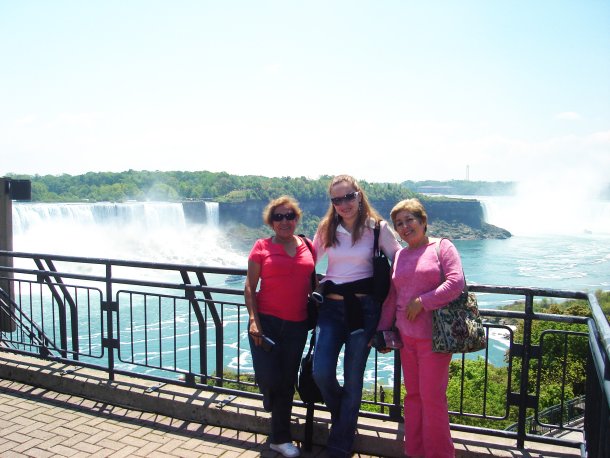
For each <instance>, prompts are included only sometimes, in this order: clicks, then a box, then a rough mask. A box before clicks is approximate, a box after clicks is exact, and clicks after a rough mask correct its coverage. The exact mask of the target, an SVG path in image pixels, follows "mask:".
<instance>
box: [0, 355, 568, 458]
mask: <svg viewBox="0 0 610 458" xmlns="http://www.w3.org/2000/svg"><path fill="white" fill-rule="evenodd" d="M75 369H76V370H75ZM0 377H1V378H3V379H7V380H14V381H17V382H20V383H24V384H26V385H31V386H35V387H40V388H44V389H47V390H50V391H55V392H59V393H64V394H70V395H75V396H79V397H82V398H86V399H90V400H94V401H98V402H102V403H107V404H111V405H116V406H120V407H124V408H129V409H133V410H139V411H144V412H151V413H156V414H159V415H164V416H167V417H172V418H176V419H180V420H184V421H189V422H195V423H201V424H205V425H214V426H221V427H226V428H231V429H235V430H239V431H247V432H252V433H261V434H264V435H267V434H268V432H269V420H270V418H269V414H268V413H267V412H265V411H264V409H263V407H262V403H261V402H259V401H258V400H253V399H249V398H244V397H236V398H234V399H230V398H229V396H227V395H223V394H217V393H213V392H210V391H206V390H201V389H193V388H187V387H182V386H178V385H169V384H167V385H163V386H161V387H157V388H155V389H154V390H149V388H152V387H156V386H157V383H156V382H153V381H149V380H144V379H139V378H135V377H125V376H120V375H117V376H116V379H115V380H114V381H109V380H108V374H107V373H105V372H103V371H96V370H92V369H86V368H80V367H78V366H72V365H67V364H63V363H57V362H52V361H45V360H42V359H38V358H33V357H27V356H22V355H18V354H14V353H8V352H0ZM329 424H330V420H329V415H328V413H327V412H325V411H320V410H316V417H315V422H314V433H313V442H314V444H317V445H323V444H325V443H326V439H327V437H328V429H329ZM292 430H293V437H294V438H295V440H297V441H301V442H302V441H303V439H304V432H305V409H304V408H301V407H295V408H294V409H293V428H292ZM452 436H453V438H454V442H455V445H456V456H457V457H470V458H473V457H490V456H500V457H521V456H522V457H539V458H542V457H566V458H567V457H580V453H579V451H578V450H576V449H573V448H559V447H552V446H545V445H541V444H533V445H532V446H531V447H530V446H529V445H528V447H527V448H526V449H516V448H515V444H514V441H511V440H508V439H501V438H495V437H491V436H481V435H475V434H466V433H459V432H456V431H453V432H452ZM403 441H404V436H403V424H402V423H397V422H392V421H380V420H372V419H368V418H363V417H361V418H360V419H359V423H358V435H357V437H356V442H355V451H356V453H360V454H366V455H372V456H384V457H403V456H404V454H403Z"/></svg>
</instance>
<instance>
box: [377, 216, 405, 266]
mask: <svg viewBox="0 0 610 458" xmlns="http://www.w3.org/2000/svg"><path fill="white" fill-rule="evenodd" d="M379 247H380V248H381V251H383V252H384V254H385V255H386V256H387V257H388V259H392V260H393V259H394V255H395V254H396V252H397V251H398V250H400V249H401V248H402V247H401V246H400V243H398V240H396V234H394V232H393V231H392V229H391V228H390V226H389V224H388V223H387V222H385V221H381V223H380V228H379Z"/></svg>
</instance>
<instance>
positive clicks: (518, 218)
mask: <svg viewBox="0 0 610 458" xmlns="http://www.w3.org/2000/svg"><path fill="white" fill-rule="evenodd" d="M477 199H478V200H479V201H480V202H481V205H482V206H483V210H484V212H485V221H486V222H488V223H489V224H493V225H495V226H498V227H502V228H504V229H507V230H509V231H510V232H511V233H512V234H513V235H532V234H571V235H579V234H608V233H610V202H608V201H601V200H590V199H580V198H574V199H568V198H566V197H561V196H556V197H551V198H537V197H536V196H527V197H519V196H494V197H489V196H481V197H477Z"/></svg>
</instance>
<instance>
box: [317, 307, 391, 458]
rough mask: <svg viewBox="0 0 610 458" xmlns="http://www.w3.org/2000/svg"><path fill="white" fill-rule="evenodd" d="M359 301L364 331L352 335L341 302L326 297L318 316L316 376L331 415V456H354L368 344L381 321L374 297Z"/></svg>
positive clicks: (328, 446) (329, 442)
mask: <svg viewBox="0 0 610 458" xmlns="http://www.w3.org/2000/svg"><path fill="white" fill-rule="evenodd" d="M360 302H361V303H362V311H363V314H364V329H363V330H357V331H354V332H352V333H350V331H349V328H348V326H347V323H346V319H345V307H344V302H343V301H342V300H341V301H337V300H331V299H327V298H325V299H324V302H323V303H322V305H321V306H320V309H319V314H318V325H317V327H316V333H317V335H316V347H315V352H314V361H313V376H314V379H315V380H316V383H317V384H318V386H319V387H320V391H321V392H322V396H323V397H324V402H325V403H326V406H327V407H328V409H329V410H330V413H331V420H332V425H331V428H330V435H329V436H328V443H327V450H328V452H329V454H330V456H332V457H349V456H351V455H352V447H353V444H354V438H355V435H356V425H357V424H358V412H359V411H360V403H361V401H362V385H363V379H364V370H365V368H366V362H367V359H368V356H369V353H370V351H371V349H370V347H369V346H368V343H369V341H370V340H371V337H373V334H374V333H375V329H376V327H377V322H378V321H379V310H380V306H379V303H378V302H377V301H376V300H375V299H374V298H373V297H372V296H365V297H362V298H360ZM344 345H345V351H344V356H343V386H341V385H340V384H339V381H338V380H337V364H338V360H339V353H340V351H341V348H342V347H343V346H344Z"/></svg>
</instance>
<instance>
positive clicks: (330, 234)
mask: <svg viewBox="0 0 610 458" xmlns="http://www.w3.org/2000/svg"><path fill="white" fill-rule="evenodd" d="M342 182H346V183H348V184H349V185H350V186H351V187H352V188H354V191H356V192H358V194H359V195H360V196H361V197H362V199H361V201H360V207H359V209H358V218H357V219H356V223H355V225H354V229H353V230H352V244H354V243H356V242H357V241H358V239H360V237H361V236H362V233H363V231H364V228H365V227H366V223H367V221H368V220H369V218H373V219H374V220H375V221H381V220H382V218H381V216H379V213H377V211H376V210H375V209H374V208H373V207H372V205H371V204H370V203H369V200H368V198H367V197H366V194H365V192H364V191H363V190H362V188H361V187H360V185H359V184H358V182H357V181H356V179H355V178H354V177H352V176H350V175H337V176H336V177H334V178H333V179H332V180H331V181H330V184H329V185H328V194H329V195H330V191H331V189H332V188H333V186H335V185H337V184H339V183H342ZM340 223H341V216H339V214H338V213H337V210H335V206H334V205H333V204H332V203H331V204H330V205H329V206H328V210H327V211H326V214H325V215H324V217H323V218H322V220H321V221H320V226H319V227H318V233H319V234H320V235H321V236H322V238H323V240H324V247H325V248H328V247H331V246H334V245H335V244H336V243H337V227H338V226H339V224H340Z"/></svg>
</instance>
